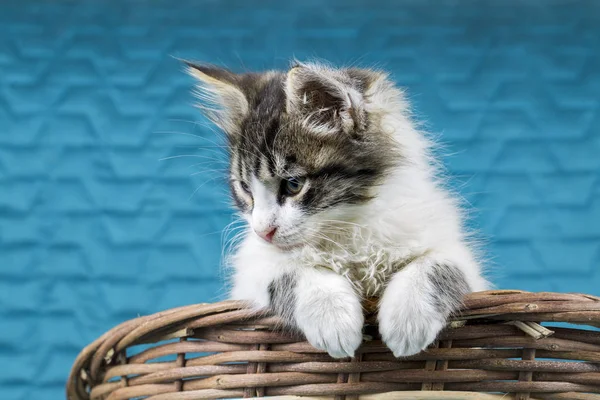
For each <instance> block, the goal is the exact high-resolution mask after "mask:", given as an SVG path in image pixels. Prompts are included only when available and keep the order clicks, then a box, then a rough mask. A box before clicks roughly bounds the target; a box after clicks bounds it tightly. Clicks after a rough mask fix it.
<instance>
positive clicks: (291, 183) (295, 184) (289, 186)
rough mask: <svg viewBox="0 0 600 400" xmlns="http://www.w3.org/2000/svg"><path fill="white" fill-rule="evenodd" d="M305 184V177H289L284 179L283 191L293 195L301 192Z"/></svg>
mask: <svg viewBox="0 0 600 400" xmlns="http://www.w3.org/2000/svg"><path fill="white" fill-rule="evenodd" d="M303 186H304V179H303V178H289V179H286V180H284V181H283V192H284V193H285V194H288V195H292V196H293V195H296V194H298V193H300V191H301V190H302V187H303Z"/></svg>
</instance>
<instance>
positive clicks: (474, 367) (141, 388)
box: [67, 291, 600, 400]
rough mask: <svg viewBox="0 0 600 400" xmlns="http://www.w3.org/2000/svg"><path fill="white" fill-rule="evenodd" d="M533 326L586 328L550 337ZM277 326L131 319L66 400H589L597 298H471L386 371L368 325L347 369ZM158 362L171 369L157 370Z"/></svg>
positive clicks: (218, 319) (209, 312)
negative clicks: (286, 399) (427, 343)
mask: <svg viewBox="0 0 600 400" xmlns="http://www.w3.org/2000/svg"><path fill="white" fill-rule="evenodd" d="M541 322H569V323H574V324H583V325H588V326H587V327H581V329H579V328H577V329H575V328H564V327H563V328H556V327H551V328H549V329H550V330H549V329H546V328H544V327H543V326H541V325H540V324H539V323H541ZM278 326H280V321H278V320H277V318H274V317H268V316H264V315H258V314H256V313H254V312H252V311H251V310H248V309H247V308H245V307H244V304H243V303H241V302H234V301H225V302H221V303H215V304H197V305H191V306H186V307H181V308H177V309H172V310H168V311H164V312H161V313H157V314H154V315H150V316H145V317H139V318H136V319H133V320H130V321H127V322H125V323H123V324H121V325H119V326H117V327H115V328H114V329H112V330H111V331H109V332H107V333H106V334H104V335H103V336H101V337H100V338H99V339H97V340H96V341H95V342H93V343H92V344H90V345H89V346H87V347H86V348H85V349H84V350H83V351H82V352H81V354H80V355H79V356H78V358H77V360H76V361H75V363H74V365H73V369H72V371H71V375H70V377H69V381H68V384H67V396H68V398H69V400H84V399H86V400H87V399H94V400H99V399H108V400H119V399H133V398H138V397H140V396H142V397H143V396H149V398H150V399H152V400H183V399H214V398H240V397H265V396H279V395H299V396H335V398H337V399H343V398H346V399H357V398H358V396H359V395H363V394H374V393H386V392H405V391H411V392H413V391H414V392H413V393H416V391H419V393H421V394H420V395H418V396H415V397H410V398H414V399H416V398H420V399H425V398H430V399H434V398H437V399H441V398H450V397H444V396H446V395H447V394H448V392H451V393H454V392H478V393H482V394H481V395H480V396H479V395H478V396H475V397H473V398H476V399H480V398H481V399H483V398H484V396H487V395H483V393H486V392H488V393H489V392H495V393H498V392H499V393H508V394H509V395H507V396H505V397H503V398H505V399H513V398H515V399H528V398H532V399H533V398H535V399H596V400H598V399H600V395H599V394H600V331H598V330H597V329H595V328H598V327H600V298H599V297H594V296H588V295H582V294H559V293H528V292H520V291H488V292H480V293H473V294H470V295H468V297H467V298H466V299H465V307H464V309H463V311H462V312H461V313H460V314H459V315H457V316H456V317H455V319H454V320H453V321H452V322H451V323H450V324H449V326H448V327H447V329H446V330H444V331H443V332H442V334H441V335H440V337H439V341H437V342H435V343H434V344H433V345H432V346H431V347H430V348H429V349H427V350H426V351H424V352H422V353H420V354H418V355H416V356H412V357H408V358H404V359H395V358H394V357H393V355H392V354H391V352H390V351H389V350H388V349H387V348H386V347H385V345H383V344H382V343H381V341H379V340H378V338H377V335H376V332H377V329H376V326H374V324H373V325H371V326H367V329H366V331H365V334H366V335H365V339H366V340H365V342H364V343H363V345H362V346H361V348H360V349H359V350H358V353H357V356H356V358H354V359H346V360H335V359H332V358H330V357H329V356H328V355H327V354H326V353H324V352H322V351H319V350H316V349H314V348H313V347H312V346H310V344H308V343H307V342H306V341H305V340H304V339H303V338H302V337H298V336H295V335H293V334H290V333H285V332H282V331H280V330H278V329H277V328H278ZM594 327H595V328H594ZM590 328H592V329H595V330H589V329H590ZM140 344H145V347H144V349H143V350H142V351H141V352H140V351H138V352H137V353H136V354H133V353H134V352H132V350H133V349H132V347H133V346H137V345H140ZM199 353H200V354H199ZM164 356H172V357H175V358H174V359H171V360H169V361H161V360H158V361H157V360H156V359H158V358H160V357H164ZM592 393H597V394H592ZM361 398H362V396H361ZM369 398H370V397H369ZM390 398H401V397H400V394H398V396H396V397H390ZM406 398H408V397H406ZM452 398H457V397H452ZM485 398H487V397H485Z"/></svg>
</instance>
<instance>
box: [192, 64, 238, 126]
mask: <svg viewBox="0 0 600 400" xmlns="http://www.w3.org/2000/svg"><path fill="white" fill-rule="evenodd" d="M185 63H186V65H187V67H188V68H187V72H188V73H189V74H190V75H191V76H193V77H194V78H196V79H197V80H198V85H197V89H198V90H197V91H196V92H195V94H196V96H197V97H198V98H199V99H200V101H201V103H200V104H199V105H198V107H200V109H202V111H203V112H204V114H205V115H206V116H207V117H208V118H209V119H210V120H211V121H212V122H213V123H215V124H216V125H217V126H219V127H220V128H221V129H223V130H224V131H225V132H226V133H228V134H234V133H237V131H239V129H240V125H241V123H242V121H243V120H244V118H245V117H246V116H247V115H248V110H249V106H248V99H247V97H246V95H245V94H244V92H243V89H242V87H241V85H240V82H241V79H240V76H239V75H237V74H235V73H233V72H231V71H229V70H227V69H224V68H218V67H215V66H212V65H205V64H204V65H202V64H194V63H190V62H187V61H185Z"/></svg>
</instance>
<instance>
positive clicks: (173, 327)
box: [66, 290, 600, 400]
mask: <svg viewBox="0 0 600 400" xmlns="http://www.w3.org/2000/svg"><path fill="white" fill-rule="evenodd" d="M465 321H468V326H470V324H472V323H474V321H488V322H490V321H491V322H492V323H496V322H495V321H497V323H504V324H503V325H502V326H503V327H502V328H498V327H495V328H494V326H495V325H491V326H492V328H493V329H500V330H502V331H506V330H507V329H514V330H517V329H518V330H520V331H522V332H524V333H525V334H527V335H530V336H532V337H536V335H538V336H537V338H538V339H539V338H541V337H546V336H549V335H550V334H549V333H548V332H544V331H543V327H541V326H540V325H539V324H537V322H541V321H544V322H566V323H571V324H583V325H588V326H592V327H600V297H598V296H592V295H587V294H581V293H552V292H538V293H533V292H526V291H520V290H492V291H485V292H477V293H471V294H469V295H468V296H467V297H466V298H465V300H464V308H463V310H462V311H461V312H460V313H458V314H457V315H456V316H455V317H454V318H453V319H452V322H451V323H450V326H454V327H457V326H460V325H462V324H464V323H465ZM507 322H509V323H510V324H512V325H513V327H511V328H505V326H507V325H506V323H507ZM280 323H281V321H279V320H278V319H277V318H275V317H271V316H267V315H265V314H263V313H260V312H257V311H255V310H252V309H250V308H249V307H247V304H246V303H244V302H242V301H232V300H227V301H222V302H218V303H200V304H193V305H188V306H183V307H178V308H173V309H170V310H165V311H162V312H158V313H155V314H151V315H147V316H141V317H137V318H134V319H131V320H128V321H125V322H123V323H121V324H119V325H117V326H116V327H114V328H113V329H111V330H109V331H107V332H106V333H104V334H103V335H102V336H100V337H99V338H98V339H96V340H95V341H93V342H92V343H90V344H89V345H88V346H86V347H85V348H84V349H83V350H82V351H81V353H80V354H79V355H78V357H77V358H76V360H75V362H74V364H73V367H72V369H71V373H70V375H69V379H68V382H67V388H66V389H67V397H68V398H69V399H74V400H75V399H77V400H79V399H87V398H89V396H88V393H87V391H86V389H85V387H86V385H88V384H90V383H92V384H93V383H94V382H96V383H97V382H99V377H100V376H101V375H102V374H103V373H104V372H105V371H104V369H105V368H106V367H107V366H113V367H114V364H115V363H125V364H127V363H128V362H134V361H135V362H136V363H137V362H140V361H141V359H140V358H137V359H136V358H135V357H132V358H130V360H125V361H124V360H122V359H121V360H117V359H118V357H119V355H122V354H123V352H124V351H126V350H127V349H128V348H130V347H131V346H135V345H138V344H142V343H158V342H161V341H164V340H167V339H175V338H187V337H194V332H203V334H206V335H209V336H208V337H209V340H216V341H217V342H223V343H229V342H228V340H233V341H234V342H235V341H237V342H238V343H241V344H240V345H239V346H242V344H244V343H245V342H243V340H244V339H243V338H242V339H240V337H239V335H242V334H238V333H234V335H237V336H235V337H234V336H231V335H232V333H231V331H226V330H219V329H220V328H219V327H222V326H224V327H231V326H234V325H235V326H239V327H247V328H248V329H247V330H246V332H245V333H244V334H243V335H246V336H245V337H248V338H249V339H248V340H249V343H247V344H251V343H255V342H252V340H257V339H254V338H255V337H260V338H261V339H260V340H266V341H268V342H269V343H278V341H279V342H281V343H290V344H289V345H284V344H282V345H281V346H283V347H285V346H287V348H288V349H292V350H291V351H292V352H294V351H295V352H297V353H301V354H304V353H305V352H306V351H309V353H310V354H319V353H322V352H319V351H316V350H315V349H312V350H310V346H308V347H307V346H306V343H302V342H303V338H302V337H298V336H297V335H296V336H295V337H293V338H290V336H289V334H287V333H279V332H271V331H269V330H273V329H276V328H277V327H278V326H280ZM486 326H487V325H486ZM498 326H499V325H498ZM256 328H260V329H259V330H260V332H255V331H250V329H256ZM261 329H267V331H263V330H261ZM473 329H479V330H482V329H484V328H483V327H482V328H473ZM485 329H490V328H485ZM559 329H561V328H559ZM236 332H237V331H236ZM252 332H255V333H256V334H258V333H260V335H259V336H256V335H254V334H253V333H252ZM585 332H586V331H578V332H577V335H578V336H576V338H577V339H578V340H580V343H579V344H578V345H577V346H575V347H573V348H572V349H571V350H570V351H571V353H573V355H578V354H579V355H580V356H582V357H583V358H581V359H583V360H585V355H583V353H584V352H588V353H593V354H594V357H597V360H596V359H594V360H595V362H600V340H598V342H597V344H594V343H596V342H595V341H594V342H593V343H587V342H585V337H584V336H585V335H586V333H585ZM573 334H574V333H573ZM210 335H213V336H214V337H215V338H216V339H213V338H212V337H213V336H210ZM215 335H216V336H215ZM219 335H220V336H219ZM227 335H230V336H227ZM243 335H242V336H243ZM253 335H254V336H253ZM286 335H287V336H286ZM587 335H588V336H590V335H592V334H587ZM598 337H599V338H600V333H598ZM292 339H293V340H295V341H296V342H297V343H296V342H294V341H291V342H290V340H292ZM443 339H444V336H442V337H441V339H440V340H443ZM500 339H503V340H504V342H501V343H500V344H499V345H500V346H502V345H504V346H509V347H510V346H516V344H515V343H517V342H518V340H517V341H516V339H515V338H511V337H506V338H499V339H498V340H500ZM240 340H242V342H240ZM519 340H521V339H519ZM561 340H562V341H564V340H563V339H560V338H556V339H555V338H548V339H545V340H544V343H545V346H547V348H545V349H544V348H540V349H539V350H538V353H539V354H542V355H543V354H545V353H544V352H550V351H555V352H556V354H558V351H559V350H560V349H561V345H563V344H564V343H563V342H561ZM594 340H596V339H594ZM471 342H472V344H473V346H475V347H476V346H477V345H482V346H483V345H484V344H485V343H479V342H477V339H472V340H471ZM521 342H522V340H521ZM521 342H519V343H521ZM588 342H589V340H588ZM261 343H262V342H261ZM294 343H295V344H294ZM517 344H518V343H517ZM239 346H238V347H239ZM294 346H296V347H294ZM234 347H235V346H234ZM363 347H364V352H370V351H377V352H381V351H382V350H381V349H380V348H379V349H376V346H370V343H366V344H365V345H364V346H363ZM521 347H523V346H521ZM257 349H258V347H257ZM361 349H362V347H361ZM383 351H385V350H383ZM189 352H191V350H189ZM359 352H360V350H359ZM226 353H227V352H226ZM429 353H431V354H435V351H433V352H432V351H429ZM580 353H581V354H580ZM222 354H223V353H222ZM271 354H274V353H273V352H271ZM294 354H295V353H294ZM553 354H554V353H553ZM136 357H137V356H136ZM407 360H410V358H409V359H407ZM248 362H250V363H260V362H259V361H250V360H248ZM599 371H600V370H599ZM268 375H269V374H263V376H265V377H268ZM599 375H600V373H599ZM594 382H595V381H594ZM518 383H519V382H518ZM599 384H600V381H599ZM570 385H571V386H573V385H574V384H570ZM365 386H368V385H365ZM459 386H460V385H459ZM530 386H531V385H530ZM571 386H569V385H565V387H566V388H567V389H568V387H571ZM557 388H558V386H557ZM572 388H573V389H577V390H579V389H582V390H583V388H579V389H578V388H577V387H576V386H573V387H572ZM598 388H599V391H598V393H600V386H598ZM369 390H370V389H369ZM386 392H389V390H387V391H386ZM457 392H460V390H457ZM482 392H483V390H482ZM182 393H183V392H182ZM403 393H409V391H405V392H403ZM443 393H445V394H444V396H446V395H447V394H446V393H451V391H445V392H443ZM420 396H426V395H420ZM532 396H533V393H532ZM109 398H110V397H109ZM158 398H160V396H159V397H157V399H158ZM164 398H165V399H167V398H169V399H170V398H173V399H175V398H179V397H164ZM183 398H184V397H181V399H183ZM317 398H318V397H317ZM354 398H357V397H354ZM361 398H362V397H361ZM365 398H369V397H365ZM414 398H426V397H414ZM440 398H441V397H440ZM480 398H483V397H480ZM490 398H491V397H490ZM530 398H533V397H530ZM590 398H591V397H590ZM598 398H600V396H599V397H598ZM594 399H596V397H594Z"/></svg>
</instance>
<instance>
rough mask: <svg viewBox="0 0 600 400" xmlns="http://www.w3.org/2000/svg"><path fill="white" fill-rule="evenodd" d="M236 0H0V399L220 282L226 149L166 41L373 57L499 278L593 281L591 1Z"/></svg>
mask: <svg viewBox="0 0 600 400" xmlns="http://www.w3.org/2000/svg"><path fill="white" fill-rule="evenodd" d="M250 3H251V2H249V1H246V0H224V1H208V0H207V1H184V0H178V1H176V2H173V1H167V0H156V1H152V2H150V1H141V0H122V1H117V0H112V1H104V2H100V1H92V0H79V1H63V0H58V1H43V0H20V1H4V2H2V3H0V371H1V373H0V393H1V395H0V398H2V399H57V398H61V397H62V396H63V395H62V390H63V384H64V381H65V378H66V375H67V372H68V369H69V367H70V365H71V362H72V361H73V359H74V357H75V355H76V354H77V353H78V351H79V350H80V349H81V348H82V347H83V346H84V345H85V344H87V343H88V342H90V341H91V340H92V339H94V338H96V337H97V336H98V335H99V334H101V333H103V332H104V331H105V330H107V329H108V328H110V327H112V326H113V325H115V324H117V323H119V322H121V321H123V320H125V319H129V318H132V317H134V316H136V315H138V314H149V313H153V312H156V311H159V310H162V309H165V308H169V307H173V306H177V305H183V304H188V303H194V302H201V301H211V300H215V299H218V298H219V297H220V296H221V294H222V291H221V290H220V287H221V282H222V276H221V274H220V273H219V271H218V263H219V259H220V255H221V252H220V248H221V234H220V232H221V230H222V229H223V228H224V226H225V225H226V224H227V223H228V222H230V221H231V214H230V212H229V210H228V208H227V205H226V201H225V200H224V197H223V192H224V190H225V186H224V185H223V183H222V181H220V180H219V179H218V178H219V177H221V176H222V174H221V172H222V170H221V169H222V168H223V164H222V162H223V157H222V155H220V154H219V150H220V148H219V147H218V145H216V144H215V140H216V137H215V135H214V134H213V133H212V132H211V131H210V129H208V128H206V127H205V126H204V125H203V124H202V123H200V124H199V123H196V121H199V120H200V117H199V116H198V114H197V113H196V112H195V110H194V109H193V108H192V106H191V103H192V101H193V99H192V97H191V96H190V94H189V89H190V86H191V79H190V78H188V77H187V76H185V75H184V74H183V73H182V72H181V70H182V68H181V65H179V63H178V62H177V61H176V60H175V59H174V58H172V57H171V56H176V57H186V58H191V59H198V60H204V61H210V62H217V63H223V64H226V65H228V66H230V67H232V68H235V69H244V68H248V69H256V68H273V67H283V66H285V65H287V62H288V60H289V59H290V57H292V56H295V57H297V58H299V59H305V58H307V57H315V56H316V57H321V58H325V59H329V60H331V61H333V62H336V63H344V64H349V63H357V64H359V65H374V64H376V65H379V66H381V67H383V68H385V69H388V70H390V71H391V72H392V73H393V76H394V78H395V79H396V80H397V81H398V82H399V84H401V85H403V86H405V87H407V89H408V91H409V93H410V97H411V98H412V101H413V102H414V103H415V105H416V110H417V113H418V115H420V116H422V118H424V119H425V120H426V121H427V123H428V127H429V129H430V130H431V131H433V132H435V133H439V134H440V135H441V137H442V139H443V140H444V141H445V142H446V144H447V146H446V148H445V149H444V152H445V153H446V154H447V157H446V159H445V160H446V162H447V165H448V166H449V167H450V170H451V172H452V173H453V174H454V175H455V176H456V185H457V187H458V188H459V190H460V191H461V193H462V194H463V195H464V196H465V197H466V198H467V199H468V200H469V201H470V202H471V203H472V204H473V206H474V209H475V211H474V212H473V225H474V226H476V227H477V228H478V229H480V230H481V232H482V234H483V235H484V237H486V238H487V242H488V246H487V248H488V250H489V256H490V265H492V266H493V268H492V269H493V271H492V277H493V279H494V280H495V282H496V283H497V285H498V286H499V287H504V288H521V289H527V290H553V291H584V292H590V293H594V294H600V272H599V270H600V268H599V264H600V112H599V104H600V3H599V2H593V1H579V2H577V1H568V2H567V1H552V0H550V1H534V0H530V1H527V2H522V1H516V0H508V1H500V0H498V1H469V0H468V1H465V2H460V6H458V4H459V2H456V1H442V0H440V1H433V0H432V1H417V0H414V1H410V0H403V1H393V0H389V1H387V0H371V1H359V0H335V1H330V2H327V4H328V5H327V6H320V4H321V2H319V1H316V0H309V1H298V2H281V1H276V0H270V1H260V2H256V3H255V4H254V5H250ZM167 132H171V134H169V133H167ZM194 135H196V136H194ZM211 146H214V147H211ZM200 147H202V148H200ZM166 157H167V158H168V157H173V158H170V159H167V160H165V161H158V160H159V159H161V158H166ZM198 163H200V165H194V164H198ZM192 165H194V166H192ZM195 173H197V174H195ZM192 174H195V175H192ZM200 185H204V186H202V187H201V188H199V189H198V190H196V188H198V187H199V186H200Z"/></svg>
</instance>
